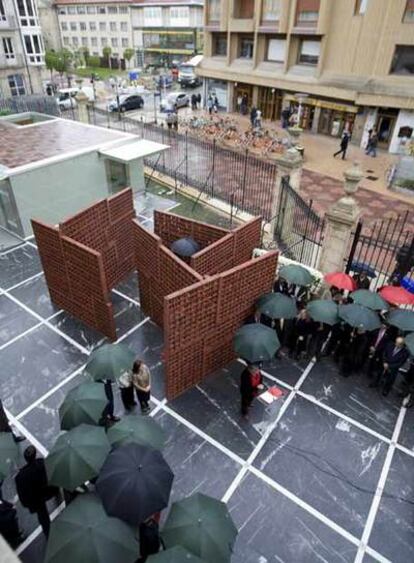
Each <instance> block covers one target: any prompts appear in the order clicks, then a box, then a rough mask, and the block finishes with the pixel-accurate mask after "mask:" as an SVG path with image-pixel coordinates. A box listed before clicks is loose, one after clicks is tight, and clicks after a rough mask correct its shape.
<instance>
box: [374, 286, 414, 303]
mask: <svg viewBox="0 0 414 563" xmlns="http://www.w3.org/2000/svg"><path fill="white" fill-rule="evenodd" d="M379 294H380V295H381V297H383V298H384V299H385V301H388V303H391V304H392V305H414V295H413V294H412V293H410V292H408V291H407V290H406V289H404V288H403V287H397V286H394V285H386V286H385V287H383V288H382V289H380V291H379Z"/></svg>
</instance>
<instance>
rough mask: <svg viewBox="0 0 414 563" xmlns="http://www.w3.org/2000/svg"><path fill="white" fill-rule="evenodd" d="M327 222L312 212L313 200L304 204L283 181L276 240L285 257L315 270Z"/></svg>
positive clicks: (286, 178) (285, 178) (275, 233)
mask: <svg viewBox="0 0 414 563" xmlns="http://www.w3.org/2000/svg"><path fill="white" fill-rule="evenodd" d="M324 227H325V222H324V220H323V219H322V217H320V216H319V215H318V214H317V213H316V211H315V210H314V209H313V200H310V201H309V202H307V201H305V200H304V199H303V198H302V197H301V196H300V195H299V194H298V193H297V192H296V191H295V190H294V189H293V188H292V186H291V185H290V183H289V176H285V177H284V178H283V180H282V188H281V191H280V195H279V202H278V212H277V216H276V218H275V230H274V238H275V241H276V242H277V244H278V246H279V248H280V249H281V251H282V252H283V254H284V255H285V256H287V257H288V258H292V259H293V260H297V261H298V262H301V263H303V264H306V265H307V266H311V267H313V268H316V267H317V265H318V261H319V254H320V251H321V248H322V240H323V233H324Z"/></svg>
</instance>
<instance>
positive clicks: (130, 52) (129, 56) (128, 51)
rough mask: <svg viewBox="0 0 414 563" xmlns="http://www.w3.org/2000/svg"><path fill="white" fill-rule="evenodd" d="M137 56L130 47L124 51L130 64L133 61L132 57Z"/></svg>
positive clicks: (125, 57)
mask: <svg viewBox="0 0 414 563" xmlns="http://www.w3.org/2000/svg"><path fill="white" fill-rule="evenodd" d="M134 55H135V51H134V49H131V48H130V47H128V48H127V49H125V51H124V59H125V60H126V61H128V63H129V62H130V60H131V59H132V57H133V56H134Z"/></svg>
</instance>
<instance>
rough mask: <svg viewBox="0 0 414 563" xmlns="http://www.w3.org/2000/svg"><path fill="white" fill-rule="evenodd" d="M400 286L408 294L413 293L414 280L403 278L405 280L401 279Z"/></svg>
mask: <svg viewBox="0 0 414 563" xmlns="http://www.w3.org/2000/svg"><path fill="white" fill-rule="evenodd" d="M401 285H402V287H403V288H404V289H406V290H407V291H409V292H410V293H414V279H413V278H409V277H408V276H405V278H403V279H402V280H401Z"/></svg>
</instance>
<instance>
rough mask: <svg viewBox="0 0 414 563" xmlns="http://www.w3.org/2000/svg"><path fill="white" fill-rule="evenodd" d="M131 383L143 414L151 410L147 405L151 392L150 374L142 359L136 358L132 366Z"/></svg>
mask: <svg viewBox="0 0 414 563" xmlns="http://www.w3.org/2000/svg"><path fill="white" fill-rule="evenodd" d="M132 384H133V385H134V387H135V391H136V394H137V397H138V401H139V404H140V405H141V410H142V413H143V414H146V413H148V412H149V411H150V410H151V407H150V406H149V400H150V393H151V374H150V370H149V369H148V367H147V366H146V365H145V364H144V362H143V361H142V360H136V361H135V362H134V365H133V367H132Z"/></svg>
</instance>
